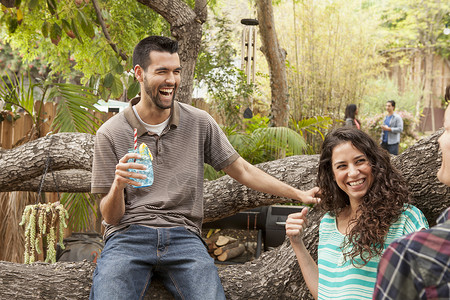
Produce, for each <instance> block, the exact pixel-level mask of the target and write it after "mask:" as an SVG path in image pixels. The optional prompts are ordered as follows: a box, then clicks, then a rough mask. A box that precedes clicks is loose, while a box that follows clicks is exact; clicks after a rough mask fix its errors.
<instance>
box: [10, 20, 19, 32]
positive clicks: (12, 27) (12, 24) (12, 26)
mask: <svg viewBox="0 0 450 300" xmlns="http://www.w3.org/2000/svg"><path fill="white" fill-rule="evenodd" d="M18 26H19V21H18V20H17V19H16V18H13V17H10V18H9V20H8V31H9V33H14V32H15V31H16V29H17V27H18Z"/></svg>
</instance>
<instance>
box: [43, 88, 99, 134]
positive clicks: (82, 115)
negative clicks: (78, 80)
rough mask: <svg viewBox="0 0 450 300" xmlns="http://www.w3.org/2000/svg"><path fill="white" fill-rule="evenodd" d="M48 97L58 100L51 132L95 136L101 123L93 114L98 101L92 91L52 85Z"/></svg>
mask: <svg viewBox="0 0 450 300" xmlns="http://www.w3.org/2000/svg"><path fill="white" fill-rule="evenodd" d="M48 97H49V98H50V99H54V98H56V97H58V99H59V102H58V106H57V111H56V117H55V119H54V121H53V123H52V130H54V131H60V132H86V133H91V134H95V132H96V131H97V129H98V127H99V124H100V123H101V121H100V119H98V118H97V117H95V115H94V113H93V112H95V111H98V110H97V108H96V107H95V106H94V104H95V103H96V102H97V100H98V99H97V96H95V95H94V94H93V90H92V89H90V88H86V87H83V86H78V85H73V84H68V83H57V84H52V87H51V89H50V92H49V96H48Z"/></svg>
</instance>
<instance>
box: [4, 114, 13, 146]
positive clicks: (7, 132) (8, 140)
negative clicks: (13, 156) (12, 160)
mask: <svg viewBox="0 0 450 300" xmlns="http://www.w3.org/2000/svg"><path fill="white" fill-rule="evenodd" d="M2 123H3V126H2V148H3V149H11V147H12V134H13V128H12V124H11V122H9V121H8V120H4V121H3V122H2Z"/></svg>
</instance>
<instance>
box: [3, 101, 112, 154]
mask: <svg viewBox="0 0 450 300" xmlns="http://www.w3.org/2000/svg"><path fill="white" fill-rule="evenodd" d="M56 109H57V104H55V103H53V102H45V103H43V104H42V103H41V102H36V103H35V106H34V115H35V116H38V114H39V117H36V119H38V120H39V122H36V121H33V117H31V116H30V115H29V114H28V113H19V114H18V115H17V117H18V118H17V119H15V120H12V121H10V120H7V119H5V120H3V121H2V122H0V148H2V149H11V148H14V147H15V146H18V145H20V144H23V143H25V142H27V141H28V140H31V139H29V136H28V135H29V134H30V131H31V129H32V128H33V126H34V125H36V126H38V127H39V131H37V132H38V133H39V134H38V135H37V136H34V138H40V137H44V136H45V135H47V134H48V133H49V132H50V131H51V124H52V122H53V120H54V119H55V116H56ZM39 111H40V113H39ZM114 114H115V113H113V112H95V113H94V116H95V117H96V118H98V119H100V120H102V121H103V122H105V121H106V120H108V119H109V118H111V117H112V116H113V115H114ZM55 133H56V132H55Z"/></svg>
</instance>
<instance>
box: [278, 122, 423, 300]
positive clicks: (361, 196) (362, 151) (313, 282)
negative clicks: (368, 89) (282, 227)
mask: <svg viewBox="0 0 450 300" xmlns="http://www.w3.org/2000/svg"><path fill="white" fill-rule="evenodd" d="M317 185H318V186H319V188H320V193H321V196H320V197H321V201H320V207H321V208H322V209H324V210H325V211H326V214H325V215H324V216H323V218H322V220H321V221H320V227H319V246H318V261H317V263H316V262H315V261H314V260H313V258H312V257H311V255H310V254H309V252H308V250H307V249H306V247H305V245H304V243H303V240H302V235H303V232H304V228H305V227H306V226H307V212H308V209H307V208H304V209H303V210H302V211H301V212H300V213H295V214H291V215H289V216H288V218H287V220H286V235H287V236H288V237H289V239H290V242H291V246H292V249H293V250H294V252H295V255H296V256H297V260H298V264H299V265H300V269H301V271H302V274H303V278H304V279H305V282H306V285H307V286H308V288H309V290H310V292H311V294H312V295H313V297H314V298H315V299H323V300H328V299H340V300H348V299H371V298H372V294H373V289H374V286H375V280H376V275H377V272H376V269H377V266H378V262H379V260H380V257H381V254H382V253H383V251H384V249H386V248H387V246H388V245H389V244H390V243H391V242H392V241H393V240H394V239H396V238H398V237H401V236H403V235H406V234H408V233H411V232H414V231H417V230H421V229H423V228H428V222H427V220H426V218H425V216H424V215H423V213H422V212H421V211H420V210H419V209H418V208H416V207H415V206H413V205H411V204H409V202H410V198H411V196H410V193H409V190H408V186H407V184H406V182H405V180H404V179H403V177H402V176H401V174H400V173H399V171H398V170H397V169H395V168H394V166H392V164H391V160H390V157H389V154H388V153H387V152H386V151H384V150H383V149H381V147H380V146H378V145H377V144H376V143H375V141H374V140H373V139H372V138H371V137H370V136H369V135H367V134H366V133H364V132H363V131H361V130H357V129H354V128H348V127H341V128H338V129H336V130H334V131H332V132H330V133H329V134H328V135H327V136H326V137H325V140H324V142H323V144H322V149H321V154H320V159H319V170H318V175H317Z"/></svg>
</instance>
